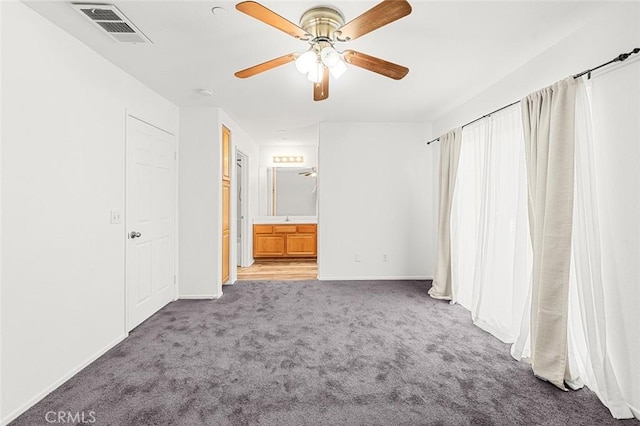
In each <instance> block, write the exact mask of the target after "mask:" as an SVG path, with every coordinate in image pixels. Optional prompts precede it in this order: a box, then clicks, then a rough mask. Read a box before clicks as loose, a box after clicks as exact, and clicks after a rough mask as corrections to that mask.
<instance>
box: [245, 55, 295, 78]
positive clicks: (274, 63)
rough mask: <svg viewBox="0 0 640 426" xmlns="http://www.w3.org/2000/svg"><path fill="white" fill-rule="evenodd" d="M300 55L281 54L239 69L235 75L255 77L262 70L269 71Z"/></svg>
mask: <svg viewBox="0 0 640 426" xmlns="http://www.w3.org/2000/svg"><path fill="white" fill-rule="evenodd" d="M297 57H298V55H297V54H296V53H289V54H288V55H284V56H280V57H279V58H275V59H272V60H270V61H267V62H263V63H261V64H258V65H254V66H252V67H250V68H247V69H244V70H242V71H238V72H237V73H235V74H234V75H235V76H236V77H238V78H247V77H253V76H254V75H256V74H260V73H261V72H265V71H269V70H270V69H272V68H275V67H279V66H280V65H284V64H288V63H289V62H293V61H295V60H296V58H297Z"/></svg>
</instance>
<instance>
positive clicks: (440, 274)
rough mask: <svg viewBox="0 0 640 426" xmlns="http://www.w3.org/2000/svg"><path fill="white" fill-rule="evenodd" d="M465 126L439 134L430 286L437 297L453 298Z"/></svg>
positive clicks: (430, 291)
mask: <svg viewBox="0 0 640 426" xmlns="http://www.w3.org/2000/svg"><path fill="white" fill-rule="evenodd" d="M461 140H462V129H461V128H457V129H454V130H452V131H450V132H449V133H447V134H445V135H443V136H441V137H440V182H439V211H438V252H437V262H436V273H435V277H434V280H433V283H432V285H431V288H430V289H429V295H430V296H431V297H433V298H435V299H445V300H450V299H451V237H450V234H451V230H450V218H451V203H452V202H453V193H454V188H455V185H456V174H457V172H458V160H459V159H460V144H461Z"/></svg>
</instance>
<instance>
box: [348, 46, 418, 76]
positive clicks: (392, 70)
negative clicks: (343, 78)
mask: <svg viewBox="0 0 640 426" xmlns="http://www.w3.org/2000/svg"><path fill="white" fill-rule="evenodd" d="M342 56H343V57H344V60H345V61H346V62H347V63H348V64H351V65H355V66H357V67H360V68H364V69H366V70H369V71H373V72H375V73H378V74H380V75H384V76H385V77H389V78H393V79H394V80H401V79H402V78H404V76H405V75H407V74H408V73H409V68H407V67H403V66H402V65H398V64H394V63H393V62H389V61H385V60H384V59H380V58H376V57H375V56H369V55H367V54H364V53H361V52H356V51H355V50H347V51H345V52H344V54H343V55H342Z"/></svg>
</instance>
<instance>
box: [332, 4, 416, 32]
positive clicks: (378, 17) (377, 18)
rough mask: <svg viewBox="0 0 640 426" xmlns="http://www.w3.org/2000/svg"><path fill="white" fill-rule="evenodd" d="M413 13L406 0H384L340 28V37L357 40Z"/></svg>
mask: <svg viewBox="0 0 640 426" xmlns="http://www.w3.org/2000/svg"><path fill="white" fill-rule="evenodd" d="M410 13H411V5H410V4H409V2H408V1H406V0H384V1H383V2H382V3H378V4H377V5H375V6H374V7H372V8H371V9H369V10H367V11H366V12H364V13H363V14H362V15H360V16H358V17H356V18H354V19H352V20H351V21H349V22H347V23H346V24H344V25H343V26H342V27H341V28H338V31H339V32H340V39H349V40H355V39H356V38H358V37H362V36H363V35H365V34H368V33H370V32H371V31H373V30H377V29H378V28H380V27H383V26H385V25H387V24H390V23H391V22H394V21H397V20H398V19H400V18H403V17H405V16H407V15H408V14H410Z"/></svg>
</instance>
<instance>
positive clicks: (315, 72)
mask: <svg viewBox="0 0 640 426" xmlns="http://www.w3.org/2000/svg"><path fill="white" fill-rule="evenodd" d="M322 77H324V65H322V63H321V62H316V64H315V66H312V67H311V69H310V70H309V74H307V78H308V79H309V81H311V82H312V83H320V82H321V81H322Z"/></svg>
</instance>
